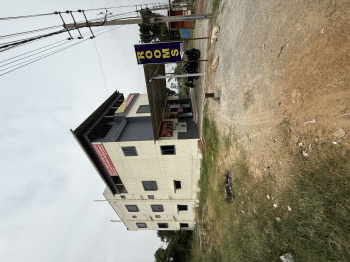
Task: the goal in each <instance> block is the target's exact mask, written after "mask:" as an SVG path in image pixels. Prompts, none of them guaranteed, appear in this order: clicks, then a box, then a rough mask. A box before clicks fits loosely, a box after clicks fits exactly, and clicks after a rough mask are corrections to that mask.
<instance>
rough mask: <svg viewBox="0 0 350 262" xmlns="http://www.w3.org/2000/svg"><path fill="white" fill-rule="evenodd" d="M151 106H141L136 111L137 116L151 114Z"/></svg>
mask: <svg viewBox="0 0 350 262" xmlns="http://www.w3.org/2000/svg"><path fill="white" fill-rule="evenodd" d="M150 112H151V111H150V109H149V105H140V106H139V108H138V109H137V111H136V114H142V113H150Z"/></svg>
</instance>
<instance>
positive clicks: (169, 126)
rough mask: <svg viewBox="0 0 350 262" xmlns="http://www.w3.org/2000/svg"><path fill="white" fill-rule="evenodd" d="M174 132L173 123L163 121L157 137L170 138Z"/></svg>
mask: <svg viewBox="0 0 350 262" xmlns="http://www.w3.org/2000/svg"><path fill="white" fill-rule="evenodd" d="M173 132H174V122H173V121H163V122H162V123H161V124H160V128H159V136H160V137H172V136H173Z"/></svg>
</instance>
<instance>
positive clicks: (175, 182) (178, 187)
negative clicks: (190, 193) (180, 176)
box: [174, 180, 181, 193]
mask: <svg viewBox="0 0 350 262" xmlns="http://www.w3.org/2000/svg"><path fill="white" fill-rule="evenodd" d="M177 189H181V181H180V180H174V192H175V193H176V190H177Z"/></svg>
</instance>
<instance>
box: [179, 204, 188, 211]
mask: <svg viewBox="0 0 350 262" xmlns="http://www.w3.org/2000/svg"><path fill="white" fill-rule="evenodd" d="M186 210H187V205H177V211H186Z"/></svg>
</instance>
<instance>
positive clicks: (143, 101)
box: [126, 94, 151, 117]
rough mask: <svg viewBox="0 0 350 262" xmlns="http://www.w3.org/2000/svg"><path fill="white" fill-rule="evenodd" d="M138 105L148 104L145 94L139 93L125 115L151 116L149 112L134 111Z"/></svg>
mask: <svg viewBox="0 0 350 262" xmlns="http://www.w3.org/2000/svg"><path fill="white" fill-rule="evenodd" d="M140 105H149V102H148V96H147V95H145V94H140V95H139V96H138V97H137V99H136V101H135V103H134V104H133V105H132V107H131V108H130V109H129V112H128V114H127V115H126V116H127V117H140V116H151V114H150V113H142V114H137V113H136V111H137V109H138V108H139V106H140Z"/></svg>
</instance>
